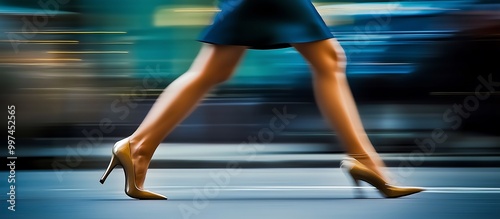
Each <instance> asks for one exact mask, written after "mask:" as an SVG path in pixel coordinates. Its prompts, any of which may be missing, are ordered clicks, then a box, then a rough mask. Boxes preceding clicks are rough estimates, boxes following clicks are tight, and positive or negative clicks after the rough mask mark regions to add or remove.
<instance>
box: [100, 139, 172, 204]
mask: <svg viewBox="0 0 500 219" xmlns="http://www.w3.org/2000/svg"><path fill="white" fill-rule="evenodd" d="M112 153H113V154H112V156H111V162H110V163H109V165H108V168H107V169H106V171H105V172H104V175H103V176H102V178H101V180H100V181H101V183H104V181H105V180H106V178H107V177H108V175H109V173H110V172H111V171H112V170H113V168H114V167H115V166H117V165H118V164H120V165H121V166H122V167H123V171H124V173H125V194H127V195H128V196H130V197H131V198H136V199H167V197H165V196H163V195H160V194H157V193H154V192H151V191H147V190H142V189H139V188H137V185H136V184H135V169H134V164H133V162H132V155H131V150H130V141H129V139H128V138H125V139H123V140H121V141H118V142H117V143H116V144H115V145H114V146H113V151H112Z"/></svg>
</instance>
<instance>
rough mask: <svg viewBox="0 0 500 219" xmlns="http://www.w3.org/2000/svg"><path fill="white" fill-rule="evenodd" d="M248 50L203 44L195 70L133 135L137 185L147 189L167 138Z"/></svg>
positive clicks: (168, 92) (162, 99) (172, 88)
mask: <svg viewBox="0 0 500 219" xmlns="http://www.w3.org/2000/svg"><path fill="white" fill-rule="evenodd" d="M245 50H246V47H243V46H222V45H210V44H205V45H203V47H202V49H201V51H200V53H199V54H198V56H197V57H196V59H195V61H194V62H193V64H192V66H191V68H190V69H189V70H188V71H187V72H186V73H184V74H183V75H182V76H180V77H179V78H177V79H176V80H175V81H174V82H172V84H170V85H169V86H168V87H167V88H166V89H165V90H164V91H163V93H162V94H161V95H160V96H159V97H158V99H157V100H156V102H155V104H154V105H153V107H152V108H151V110H150V111H149V113H148V114H147V116H146V118H145V119H144V121H143V122H142V123H141V125H140V126H139V128H138V129H137V130H136V131H135V132H134V133H133V134H132V135H131V136H130V146H131V150H132V158H133V160H132V161H133V163H134V167H135V174H136V185H137V186H138V188H139V189H142V188H143V185H144V180H145V178H146V172H147V169H148V167H149V163H150V160H151V158H152V156H153V153H154V152H155V150H156V148H157V147H158V145H159V144H160V143H161V142H162V141H163V139H164V138H165V137H166V136H167V135H168V134H169V133H170V132H171V131H172V130H173V129H174V128H175V126H176V125H177V124H178V123H180V122H181V121H182V120H183V119H184V118H185V117H187V116H188V115H189V114H190V112H191V111H192V110H193V109H194V107H195V106H196V105H197V103H198V102H199V101H200V100H201V99H202V97H203V96H204V95H205V93H206V92H208V91H209V90H210V89H211V88H212V87H213V86H215V85H217V84H219V83H221V82H224V81H226V80H227V79H229V78H230V77H231V75H232V73H233V72H234V70H235V68H236V67H237V65H238V62H239V60H240V59H241V57H242V56H243V54H244V52H245Z"/></svg>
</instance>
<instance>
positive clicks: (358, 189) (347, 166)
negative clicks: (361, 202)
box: [340, 159, 363, 198]
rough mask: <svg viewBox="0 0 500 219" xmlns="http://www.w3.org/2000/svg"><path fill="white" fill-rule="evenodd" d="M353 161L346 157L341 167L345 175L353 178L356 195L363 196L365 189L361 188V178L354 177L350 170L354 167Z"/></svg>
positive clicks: (357, 196)
mask: <svg viewBox="0 0 500 219" xmlns="http://www.w3.org/2000/svg"><path fill="white" fill-rule="evenodd" d="M352 165H353V164H352V163H350V162H348V161H347V160H346V159H344V160H343V161H342V162H341V163H340V169H341V170H342V172H343V173H344V175H345V176H346V177H347V178H349V179H351V181H352V183H353V184H354V197H356V198H363V190H362V189H361V182H360V180H359V179H356V178H354V176H353V175H351V174H350V173H349V170H350V169H351V168H352Z"/></svg>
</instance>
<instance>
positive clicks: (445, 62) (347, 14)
mask: <svg viewBox="0 0 500 219" xmlns="http://www.w3.org/2000/svg"><path fill="white" fill-rule="evenodd" d="M314 3H315V5H316V7H317V9H318V11H319V12H320V14H321V15H322V17H323V18H324V20H325V21H326V23H327V24H328V26H329V27H330V29H331V31H332V32H333V33H334V34H335V36H336V37H337V39H338V40H339V41H340V43H341V44H342V45H343V46H344V48H345V50H346V53H347V55H348V59H349V62H348V71H347V74H348V78H349V82H350V84H351V86H352V90H353V92H354V96H355V98H356V100H357V104H358V106H359V108H360V112H361V116H362V119H363V123H364V125H365V127H366V129H367V132H368V134H369V136H370V138H371V140H372V141H373V143H374V145H375V146H376V148H377V149H378V150H379V151H380V152H381V153H383V154H384V156H386V157H387V159H388V162H389V163H390V164H391V157H392V158H394V159H395V160H398V159H396V158H401V157H405V156H406V155H408V154H412V153H413V154H414V155H415V156H416V155H418V156H420V155H422V154H423V156H425V157H426V158H425V159H426V162H424V163H423V164H421V165H447V166H455V165H461V166H470V165H473V166H475V165H486V166H491V165H492V166H497V165H499V164H500V162H499V161H500V160H499V159H498V158H499V155H500V143H499V142H500V141H499V134H500V129H499V128H498V126H497V124H499V122H500V113H499V107H500V106H499V103H500V102H499V100H500V98H499V97H500V96H499V94H500V92H498V90H500V85H499V83H498V82H500V75H499V72H500V65H499V63H498V54H499V52H500V41H499V39H500V22H499V21H500V13H498V12H499V10H500V1H493V0H460V1H458V0H447V1H361V0H360V1H349V2H337V1H314ZM216 6H217V2H215V1H202V0H189V1H187V0H148V1H144V2H141V3H140V4H138V3H137V2H136V1H130V0H106V1H97V0H85V1H80V0H57V1H56V0H53V1H45V2H44V1H32V0H15V1H14V0H1V1H0V28H1V33H2V34H0V47H1V49H0V71H1V80H0V81H1V86H0V88H1V89H2V91H1V95H2V99H1V101H2V104H3V105H9V104H15V105H16V110H17V112H16V113H17V121H16V122H17V124H16V125H17V127H16V128H17V129H16V136H17V137H18V142H17V146H18V147H17V148H16V150H17V151H16V152H17V155H18V156H19V157H21V158H20V159H25V160H24V161H23V162H20V165H21V166H20V167H19V168H27V169H33V168H52V166H51V164H52V163H53V162H54V160H56V161H57V160H61V162H64V161H65V160H66V159H67V157H68V156H70V157H71V156H74V157H81V158H82V159H81V162H79V163H78V165H75V167H74V168H97V167H98V168H102V167H104V166H103V165H105V162H106V161H107V159H108V153H109V150H110V148H111V143H113V142H114V141H116V140H117V139H120V138H122V137H125V136H128V135H130V134H131V133H132V132H133V130H135V128H136V127H137V126H138V125H139V123H140V121H141V120H142V119H143V118H144V116H145V115H146V113H147V111H148V110H149V108H150V107H151V105H152V104H153V102H154V100H155V99H156V97H157V96H158V95H159V94H160V92H161V91H162V90H163V88H164V87H166V86H167V85H168V84H169V83H171V82H172V81H173V80H174V79H175V78H177V77H178V76H179V75H181V74H182V73H183V72H184V71H185V70H186V69H187V68H188V67H189V65H190V64H191V61H192V60H193V58H194V57H195V56H196V54H197V52H198V49H199V48H200V43H199V42H196V41H195V38H196V37H197V35H198V34H199V33H200V31H201V30H202V29H203V28H204V27H205V26H206V25H209V24H210V22H211V19H212V17H213V16H214V14H215V13H217V11H218V9H217V7H216ZM255 31H259V30H258V29H256V30H255ZM310 80H311V73H310V69H309V67H308V66H307V64H306V63H305V62H304V60H303V59H302V57H301V56H300V55H299V54H298V53H297V52H296V51H295V50H293V49H280V50H270V51H250V52H249V53H248V54H247V56H246V58H245V60H244V62H243V63H242V65H241V66H240V68H239V69H238V72H237V73H236V75H235V76H234V78H233V79H232V80H231V81H229V82H228V83H225V84H223V85H220V86H218V87H217V88H216V89H214V90H213V91H211V92H210V93H209V94H208V95H207V97H206V98H205V99H204V101H203V103H202V104H201V105H200V107H199V108H198V109H197V110H196V111H195V112H194V113H193V114H192V115H191V116H190V117H189V118H188V119H187V120H185V121H184V122H183V123H182V124H181V125H180V126H179V127H178V128H177V129H176V130H175V131H174V132H173V133H172V134H171V135H170V136H169V137H168V138H167V139H165V144H166V147H161V148H162V149H161V152H159V153H158V154H157V155H156V158H157V160H156V161H155V162H154V163H153V167H165V168H166V167H168V168H175V167H206V165H209V164H213V165H215V166H216V165H217V164H216V163H217V161H224V159H239V158H238V156H239V157H240V158H244V157H245V156H248V153H247V152H244V153H241V151H240V152H238V147H237V145H239V144H240V143H242V142H248V141H249V140H251V139H252V138H253V136H255V137H256V138H257V140H256V143H257V144H259V145H260V144H261V143H265V144H263V145H264V147H258V148H257V149H256V150H255V151H256V152H257V153H259V154H262V157H265V156H266V155H269V156H270V157H269V159H263V160H264V161H262V162H253V163H252V162H249V163H248V164H247V165H250V166H252V165H254V166H264V167H265V166H269V167H274V166H275V165H276V166H285V167H286V166H290V165H292V166H302V165H306V166H307V165H315V166H330V165H333V166H335V165H337V164H336V163H332V162H330V160H331V159H330V158H331V157H329V158H324V157H322V155H325V154H340V153H342V152H343V149H342V147H341V146H340V145H339V143H338V141H337V139H336V138H335V132H332V131H330V129H329V128H328V126H327V125H326V123H325V122H324V121H323V119H322V118H321V116H320V114H319V112H318V109H317V107H316V104H315V100H314V98H313V93H312V89H311V81H310ZM285 108H286V111H287V112H288V113H290V114H294V115H297V117H296V118H295V119H293V120H292V121H290V123H289V124H288V125H287V126H286V129H285V130H283V131H281V132H275V133H272V138H271V139H270V140H269V139H267V140H266V139H260V138H258V136H259V133H260V132H261V131H262V130H264V131H265V130H268V129H266V128H268V126H269V121H270V120H271V119H272V118H273V117H275V116H276V113H275V112H274V111H273V109H278V111H280V112H283V110H284V109H285ZM103 124H106V125H107V126H109V127H108V128H103ZM435 130H438V131H439V130H443V132H444V133H445V134H446V136H447V140H446V141H444V142H440V143H435V142H434V143H433V144H427V145H425V144H426V143H425V139H429V138H430V139H432V135H433V132H434V131H435ZM89 136H91V137H89ZM93 138H95V139H93ZM422 141H423V142H424V143H422V144H420V145H419V143H418V142H422ZM82 142H90V143H91V144H87V146H86V147H85V149H86V150H83V149H82V148H81V144H80V143H82ZM89 145H90V146H89ZM422 145H423V147H422ZM426 146H427V148H430V147H432V151H429V150H425V147H426ZM167 148H168V149H167ZM163 152H164V153H163ZM2 154H5V155H6V151H5V150H2ZM198 155H199V156H198ZM313 155H315V156H313ZM228 157H229V158H228ZM235 157H236V158H235ZM297 159H300V160H305V161H304V163H303V164H300V163H297V162H294V161H296V160H297ZM399 160H400V159H399ZM209 161H210V162H209ZM280 161H288V162H280ZM306 161H307V162H306ZM398 162H399V161H398ZM224 163H225V161H224V162H221V165H223V164H224ZM394 164H396V163H394ZM396 165H397V164H396ZM209 166H210V165H209Z"/></svg>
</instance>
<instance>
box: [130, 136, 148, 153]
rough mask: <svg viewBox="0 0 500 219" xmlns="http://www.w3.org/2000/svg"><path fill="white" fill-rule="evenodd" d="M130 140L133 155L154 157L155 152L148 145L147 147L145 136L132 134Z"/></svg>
mask: <svg viewBox="0 0 500 219" xmlns="http://www.w3.org/2000/svg"><path fill="white" fill-rule="evenodd" d="M129 142H130V150H131V153H132V156H134V157H137V156H140V157H152V155H153V154H152V153H151V152H150V150H148V149H147V147H145V145H148V144H147V141H146V140H144V139H143V138H138V137H136V136H133V135H132V136H130V137H129Z"/></svg>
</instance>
